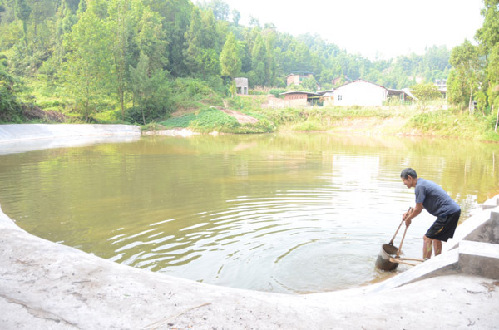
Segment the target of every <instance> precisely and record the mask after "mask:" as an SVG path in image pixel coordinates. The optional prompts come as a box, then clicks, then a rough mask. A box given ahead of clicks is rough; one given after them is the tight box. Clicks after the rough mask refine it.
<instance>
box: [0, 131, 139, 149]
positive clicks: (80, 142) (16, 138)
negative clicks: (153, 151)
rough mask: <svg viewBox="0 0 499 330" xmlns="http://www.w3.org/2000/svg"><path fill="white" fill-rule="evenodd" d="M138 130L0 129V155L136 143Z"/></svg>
mask: <svg viewBox="0 0 499 330" xmlns="http://www.w3.org/2000/svg"><path fill="white" fill-rule="evenodd" d="M140 137H141V129H140V127H139V126H130V125H91V124H81V125H79V124H9V125H0V155H5V154H10V153H20V152H26V151H32V150H43V149H52V148H62V147H74V146H85V145H90V144H96V143H114V142H131V141H136V140H138V139H140Z"/></svg>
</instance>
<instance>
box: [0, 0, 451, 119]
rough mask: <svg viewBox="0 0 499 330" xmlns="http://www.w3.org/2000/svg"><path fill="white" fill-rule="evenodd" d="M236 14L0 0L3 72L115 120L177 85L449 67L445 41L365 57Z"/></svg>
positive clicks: (127, 0) (117, 1)
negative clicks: (245, 22)
mask: <svg viewBox="0 0 499 330" xmlns="http://www.w3.org/2000/svg"><path fill="white" fill-rule="evenodd" d="M239 20H240V13H239V12H237V11H236V10H233V9H231V8H230V7H229V6H228V5H227V4H226V3H225V2H223V1H220V0H213V1H211V2H203V4H202V5H196V4H194V3H193V2H191V1H189V0H0V77H1V76H2V75H3V78H2V79H3V80H4V81H8V83H6V84H7V85H9V86H10V87H9V88H11V89H14V88H15V84H13V83H12V81H16V79H18V78H21V79H20V80H19V79H18V80H17V81H24V82H28V84H27V85H28V86H30V88H32V89H33V90H34V92H33V93H34V94H37V93H38V95H41V94H43V93H45V94H46V95H47V94H48V93H50V94H51V95H52V96H54V97H57V96H58V95H59V96H61V95H64V96H67V97H69V98H70V100H71V102H73V108H78V110H79V111H80V112H81V113H83V114H84V115H85V116H86V117H88V115H89V113H91V112H98V111H99V109H102V108H105V107H107V108H109V107H111V106H116V107H119V108H120V109H121V113H122V118H123V116H124V114H125V112H126V110H127V109H130V108H135V109H138V108H140V109H141V110H140V114H139V113H137V114H135V115H136V116H142V117H143V118H144V116H151V117H154V116H155V115H154V112H157V111H159V112H161V113H163V112H164V111H168V108H171V107H172V102H175V97H176V96H178V95H176V94H175V93H176V92H178V90H179V89H183V90H189V93H190V94H191V95H192V94H203V93H204V94H206V95H211V94H210V93H211V91H209V90H207V89H213V90H215V91H222V93H224V92H223V91H226V90H228V89H229V88H228V87H227V86H229V85H228V83H227V82H228V81H229V82H230V81H231V78H234V77H236V76H245V77H248V78H249V83H250V87H255V86H266V87H280V88H283V87H285V84H286V83H285V81H286V76H287V75H288V74H290V73H295V72H312V73H313V75H314V78H313V79H312V81H308V82H307V84H305V87H307V86H308V87H309V88H310V89H322V90H324V89H328V88H331V87H333V81H336V82H337V83H343V82H344V81H345V80H354V79H359V78H360V79H365V80H368V81H370V82H374V83H377V84H380V85H383V86H385V87H388V88H398V89H400V88H404V87H410V86H411V85H413V84H415V83H416V77H419V78H421V79H423V80H424V81H427V82H433V81H435V80H436V79H446V78H447V75H448V73H449V71H450V69H451V66H450V64H449V59H450V51H449V50H447V48H446V47H445V46H433V47H431V48H428V49H427V50H426V53H425V54H424V55H421V56H419V55H416V54H408V55H407V56H400V57H398V58H394V59H390V60H377V61H371V60H369V59H367V58H364V57H362V56H360V55H358V54H349V53H347V52H346V51H345V50H343V49H340V48H339V47H338V46H336V45H335V44H332V43H329V42H326V41H325V40H323V39H321V38H320V37H319V36H318V35H310V34H304V35H300V36H293V35H290V34H288V33H283V32H280V31H279V27H277V26H274V25H273V24H272V23H265V24H263V25H262V24H260V22H259V21H258V20H257V19H255V18H253V19H252V20H251V22H250V24H249V26H242V25H241V24H239ZM345 28H348V27H345ZM338 33H341V31H339V32H338ZM386 38H390V35H389V33H387V35H386ZM393 42H396V40H394V41H393ZM33 97H34V98H36V95H35V96H33ZM68 102H69V101H68ZM4 103H5V97H4ZM175 106H181V105H179V104H178V103H177V104H175ZM144 109H146V110H147V111H146V112H149V113H144ZM132 112H133V111H132ZM150 112H152V113H150ZM133 115H134V114H132V116H133ZM144 122H145V120H144Z"/></svg>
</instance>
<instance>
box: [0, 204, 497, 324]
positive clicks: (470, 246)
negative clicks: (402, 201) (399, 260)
mask: <svg viewBox="0 0 499 330" xmlns="http://www.w3.org/2000/svg"><path fill="white" fill-rule="evenodd" d="M498 243H499V196H496V197H494V198H492V199H490V200H488V201H487V202H486V203H485V204H484V205H483V206H482V209H480V210H477V211H475V212H474V213H473V214H472V215H471V217H470V218H468V220H466V221H465V222H464V223H463V224H462V225H460V226H459V227H458V229H457V231H456V234H455V239H453V240H452V241H449V243H447V244H446V245H445V248H446V251H444V253H442V254H441V255H440V256H438V257H436V258H433V259H430V260H428V261H425V262H424V263H423V264H421V265H419V266H416V267H413V268H411V269H409V270H407V271H405V272H404V273H402V274H400V275H398V276H396V277H394V278H391V279H389V280H386V281H384V282H382V283H379V284H375V285H370V286H365V287H361V288H356V289H351V290H344V291H336V292H330V293H320V294H307V295H286V294H273V293H265V292H256V291H248V290H241V289H233V288H226V287H218V286H213V285H208V284H202V283H197V282H194V281H190V280H186V279H180V278H174V277H171V276H167V275H164V274H160V273H153V272H150V271H148V270H143V269H135V268H131V267H128V266H125V265H120V264H116V263H114V262H112V261H109V260H104V259H101V258H99V257H97V256H95V255H91V254H87V253H84V252H82V251H80V250H77V249H74V248H71V247H68V246H65V245H61V244H56V243H53V242H50V241H47V240H45V239H41V238H38V237H36V236H33V235H31V234H29V233H27V232H25V231H24V230H22V229H20V228H19V227H17V226H16V224H15V221H13V220H11V219H9V218H8V217H7V216H6V215H5V214H3V212H1V210H0V311H1V312H0V329H73V328H74V329H109V328H118V329H171V328H181V329H185V328H194V329H214V328H216V329H276V328H283V329H420V328H423V327H428V328H438V329H465V328H466V329H497V328H498V324H499V314H498V313H497V307H498V306H499V250H498V247H499V244H498ZM373 267H374V265H373Z"/></svg>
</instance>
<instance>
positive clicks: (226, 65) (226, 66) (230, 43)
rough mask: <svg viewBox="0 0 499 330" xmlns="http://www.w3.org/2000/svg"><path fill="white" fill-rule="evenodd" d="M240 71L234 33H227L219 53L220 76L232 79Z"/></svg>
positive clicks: (237, 47)
mask: <svg viewBox="0 0 499 330" xmlns="http://www.w3.org/2000/svg"><path fill="white" fill-rule="evenodd" d="M239 71H241V58H240V57H239V45H238V43H237V41H236V37H235V35H234V33H232V32H231V33H229V35H228V36H227V40H226V41H225V45H224V48H223V49H222V52H221V53H220V74H221V75H222V76H228V77H231V78H232V79H233V78H234V77H236V76H237V75H238V74H239Z"/></svg>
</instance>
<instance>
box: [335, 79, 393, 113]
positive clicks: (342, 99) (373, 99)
mask: <svg viewBox="0 0 499 330" xmlns="http://www.w3.org/2000/svg"><path fill="white" fill-rule="evenodd" d="M333 95H334V105H335V106H368V107H369V106H371V107H372V106H382V105H383V103H384V102H385V101H386V100H387V98H388V89H386V88H385V87H383V86H380V85H377V84H374V83H371V82H369V81H365V80H360V79H359V80H355V81H352V82H348V83H346V84H344V85H341V86H340V87H338V88H336V89H335V90H334V92H333Z"/></svg>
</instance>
